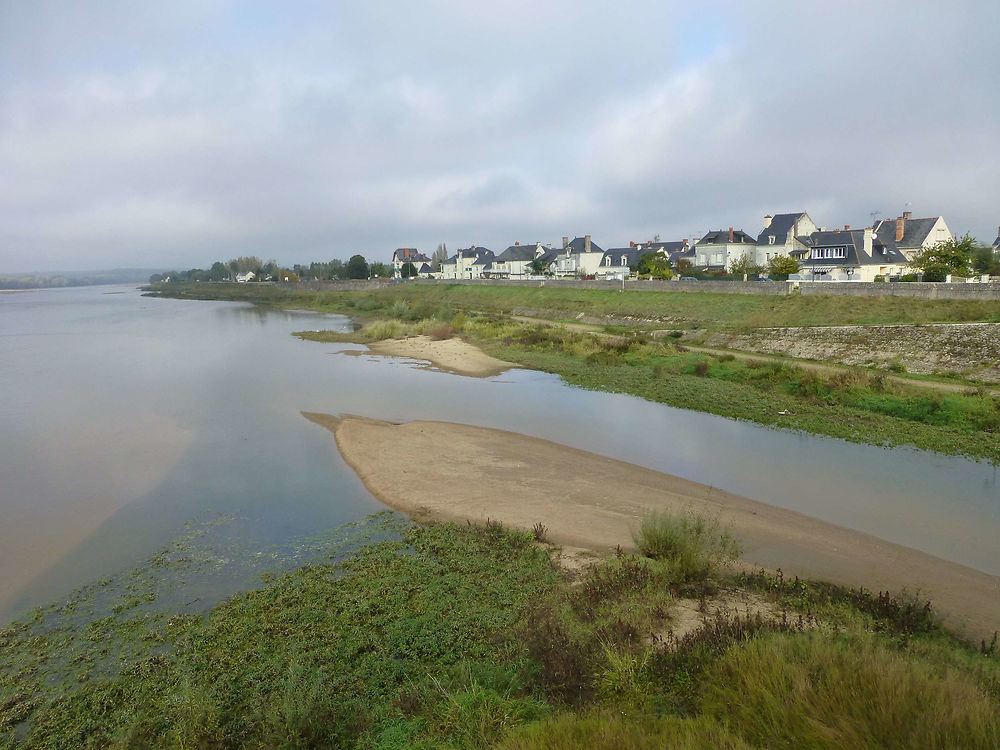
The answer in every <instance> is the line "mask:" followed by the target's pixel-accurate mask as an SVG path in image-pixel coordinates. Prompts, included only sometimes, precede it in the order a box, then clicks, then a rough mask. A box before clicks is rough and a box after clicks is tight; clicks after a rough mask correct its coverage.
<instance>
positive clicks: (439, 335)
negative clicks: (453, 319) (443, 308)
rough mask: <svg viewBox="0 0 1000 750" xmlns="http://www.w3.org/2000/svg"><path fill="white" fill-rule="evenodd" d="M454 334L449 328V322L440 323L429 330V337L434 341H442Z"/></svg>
mask: <svg viewBox="0 0 1000 750" xmlns="http://www.w3.org/2000/svg"><path fill="white" fill-rule="evenodd" d="M454 335H455V334H454V331H452V330H451V324H450V323H442V324H441V325H439V326H437V327H436V328H435V329H434V330H433V331H431V338H432V339H433V340H434V341H444V340H445V339H450V338H451V337H452V336H454Z"/></svg>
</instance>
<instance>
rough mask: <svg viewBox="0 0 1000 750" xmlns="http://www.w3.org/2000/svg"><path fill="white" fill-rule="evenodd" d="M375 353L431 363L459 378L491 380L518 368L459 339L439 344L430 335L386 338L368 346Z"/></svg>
mask: <svg viewBox="0 0 1000 750" xmlns="http://www.w3.org/2000/svg"><path fill="white" fill-rule="evenodd" d="M368 348H369V349H370V350H371V351H372V352H373V353H375V354H382V355H386V356H390V357H408V358H410V359H418V360H422V361H424V362H428V363H429V365H430V366H431V367H433V368H434V369H438V370H444V371H446V372H453V373H457V374H458V375H470V376H472V377H477V378H488V377H492V376H494V375H499V374H500V373H502V372H506V371H507V370H509V369H511V368H512V367H517V365H514V364H511V363H510V362H504V361H503V360H501V359H497V358H496V357H491V356H490V355H489V354H486V353H485V352H483V351H481V350H480V349H478V348H476V347H475V346H473V345H472V344H467V343H466V342H464V341H462V340H461V339H459V338H450V339H443V340H441V341H435V340H434V339H432V338H431V337H430V336H411V337H410V338H405V339H385V340H384V341H375V342H372V343H370V344H368Z"/></svg>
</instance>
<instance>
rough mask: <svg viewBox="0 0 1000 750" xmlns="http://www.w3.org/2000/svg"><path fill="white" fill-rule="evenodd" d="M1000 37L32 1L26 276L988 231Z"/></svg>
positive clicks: (15, 132) (12, 194) (23, 71)
mask: <svg viewBox="0 0 1000 750" xmlns="http://www.w3.org/2000/svg"><path fill="white" fill-rule="evenodd" d="M998 25H1000V9H998V8H997V7H994V6H993V4H986V3H973V2H966V3H959V4H958V5H957V6H949V7H944V6H940V7H939V6H938V5H936V4H932V3H929V2H918V3H915V4H914V3H902V2H887V3H881V4H878V6H877V7H872V6H871V4H867V3H860V2H848V3H842V4H837V5H828V6H815V4H801V3H791V2H765V3H755V4H753V5H752V6H751V5H746V4H741V3H732V2H714V3H709V4H704V5H700V6H698V7H691V6H689V5H687V4H685V5H680V4H674V3H652V2H627V3H625V4H624V5H619V6H616V7H615V8H614V9H611V8H610V7H609V6H607V5H606V4H603V3H598V2H591V1H589V0H588V1H585V2H574V3H569V2H564V1H562V0H560V1H558V2H554V3H544V4H538V3H527V2H515V3H507V4H501V5H496V6H490V7H489V8H484V7H479V6H470V5H468V4H466V3H459V2H457V0H435V1H434V2H431V3H429V4H421V5H415V4H399V3H393V2H387V1H374V2H371V3H365V4H362V5H358V6H345V5H336V6H330V5H329V4H326V3H319V2H305V3H297V4H294V5H293V6H289V5H286V4H276V3H275V4H271V3H261V4H255V5H253V6H252V7H251V6H247V5H246V4H242V3H235V2H228V1H225V0H217V1H216V2H209V3H202V2H193V1H192V2H186V1H183V0H179V1H178V2H176V3H171V4H167V5H156V6H149V5H148V4H142V5H135V4H133V3H124V2H121V3H119V2H110V3H109V2H101V3H97V2H83V3H74V4H72V5H69V6H66V5H65V4H58V5H56V4H51V3H46V2H40V3H31V4H25V3H8V4H4V5H3V6H0V29H2V31H0V81H2V83H0V269H2V270H17V269H34V268H44V267H45V266H50V267H60V268H74V267H75V268H80V267H94V266H98V265H135V263H136V259H137V258H142V259H144V260H143V262H146V263H150V264H152V265H162V266H173V265H177V266H193V265H204V264H208V263H210V262H211V261H212V260H214V259H216V258H220V257H229V256H231V255H236V254H244V253H246V252H254V253H256V254H258V255H263V256H266V257H277V258H278V259H279V260H281V261H283V262H286V263H293V262H297V261H306V260H309V259H311V258H312V257H326V256H330V257H334V256H336V255H338V254H339V255H349V254H351V253H353V252H355V251H358V250H361V251H363V252H365V253H366V254H367V255H369V256H370V257H372V258H373V259H387V258H388V257H389V255H390V254H391V252H392V249H393V248H395V247H397V246H401V245H408V246H412V245H415V246H417V247H433V246H435V245H436V244H437V243H438V242H442V241H446V242H448V244H449V245H450V246H457V245H460V244H462V245H464V244H467V242H469V241H475V242H477V243H479V244H485V245H487V246H491V247H497V248H502V247H505V246H506V245H508V244H510V243H511V242H512V241H514V240H515V239H518V240H522V241H531V240H536V239H537V240H542V241H554V240H556V239H557V238H558V237H560V236H562V235H564V234H583V233H590V234H593V235H594V237H595V240H597V241H599V242H601V243H602V244H604V245H612V246H613V245H617V244H619V243H624V242H627V241H628V240H629V239H640V238H644V237H646V236H652V234H655V233H658V234H660V235H661V236H663V237H665V238H666V237H678V238H679V237H687V236H691V235H692V234H694V233H695V231H696V230H698V231H706V230H708V229H710V228H719V227H725V226H729V225H730V224H732V225H735V226H743V227H744V228H745V229H746V230H747V231H749V232H752V233H753V232H756V231H757V230H758V229H759V226H760V218H761V217H762V216H763V214H765V213H774V212H776V211H785V210H808V211H809V212H810V214H811V215H812V216H813V218H814V219H816V220H817V221H818V222H820V223H824V224H828V225H836V224H841V223H850V224H854V225H860V224H863V223H865V222H866V221H867V220H868V218H869V217H868V214H869V212H870V211H873V210H876V209H877V210H880V211H881V212H882V214H883V215H884V216H887V215H891V214H895V213H896V212H898V211H900V210H902V208H903V206H904V204H906V203H907V202H909V203H910V208H911V209H912V210H914V212H915V213H917V214H938V213H941V214H943V215H944V216H945V217H946V219H947V220H948V222H949V224H950V225H951V226H952V228H953V229H958V230H962V231H964V230H965V229H971V230H972V231H974V232H975V233H977V234H979V235H980V236H981V238H983V239H987V235H989V234H990V233H991V232H992V230H993V229H994V228H995V226H996V224H997V222H998V220H1000V218H998V217H997V216H996V215H991V214H990V212H991V211H993V212H995V211H996V210H997V209H996V207H995V206H994V205H991V203H992V201H991V199H990V196H996V195H998V194H1000V177H998V176H997V171H996V169H995V168H991V165H990V156H991V155H992V154H995V153H996V152H997V147H998V145H1000V143H998V140H1000V135H998V132H997V130H996V128H995V127H994V125H993V123H995V122H996V121H997V120H998V116H1000V103H998V102H997V99H996V97H995V94H994V92H993V89H994V87H995V81H994V80H993V79H994V77H995V71H996V66H995V65H992V63H989V62H987V61H990V60H993V59H995V55H994V53H993V42H992V39H991V36H992V32H991V31H990V30H991V29H995V28H996V27H997V26H998ZM988 239H992V236H990V237H988ZM316 254H319V255H318V256H317V255H316Z"/></svg>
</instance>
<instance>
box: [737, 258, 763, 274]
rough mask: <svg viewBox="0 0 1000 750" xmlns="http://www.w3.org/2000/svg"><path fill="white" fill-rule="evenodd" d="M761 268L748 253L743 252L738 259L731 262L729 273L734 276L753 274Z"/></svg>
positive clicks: (761, 269)
mask: <svg viewBox="0 0 1000 750" xmlns="http://www.w3.org/2000/svg"><path fill="white" fill-rule="evenodd" d="M763 270H764V269H763V268H761V267H760V266H758V265H757V264H756V263H754V261H753V257H752V256H751V255H750V253H743V255H741V256H740V258H739V260H737V261H736V262H735V263H733V265H732V271H731V273H732V274H733V275H734V276H754V275H756V274H758V273H760V272H761V271H763Z"/></svg>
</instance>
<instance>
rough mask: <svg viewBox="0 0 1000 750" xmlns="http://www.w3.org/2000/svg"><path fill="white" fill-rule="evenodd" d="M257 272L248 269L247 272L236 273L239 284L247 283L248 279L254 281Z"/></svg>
mask: <svg viewBox="0 0 1000 750" xmlns="http://www.w3.org/2000/svg"><path fill="white" fill-rule="evenodd" d="M255 276H256V274H255V273H254V272H253V271H247V272H246V273H238V274H236V283H237V284H246V283H247V282H248V281H253V280H254V278H255Z"/></svg>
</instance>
